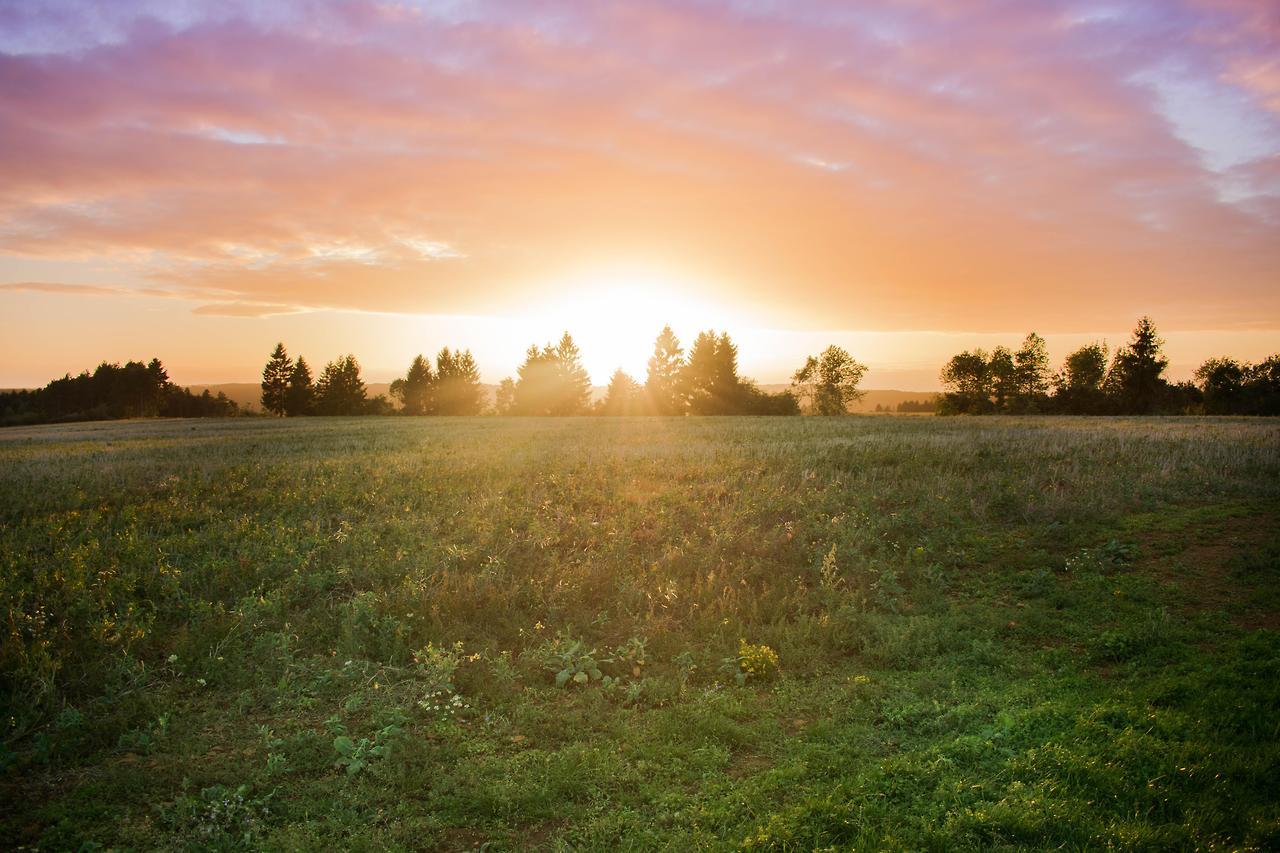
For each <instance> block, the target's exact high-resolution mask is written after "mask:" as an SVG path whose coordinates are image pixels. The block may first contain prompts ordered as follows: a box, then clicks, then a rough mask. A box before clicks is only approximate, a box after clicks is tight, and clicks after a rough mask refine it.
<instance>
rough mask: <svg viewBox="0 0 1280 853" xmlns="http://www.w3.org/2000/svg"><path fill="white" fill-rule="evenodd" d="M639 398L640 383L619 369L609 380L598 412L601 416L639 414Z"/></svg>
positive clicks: (640, 392)
mask: <svg viewBox="0 0 1280 853" xmlns="http://www.w3.org/2000/svg"><path fill="white" fill-rule="evenodd" d="M641 398H642V391H641V388H640V383H638V382H636V381H635V380H634V379H632V378H631V377H630V376H629V375H627V373H626V371H624V370H623V369H622V368H621V367H619V368H618V369H617V370H615V371H614V373H613V377H612V378H611V379H610V380H609V387H608V388H607V389H606V390H605V395H604V399H603V400H601V401H600V407H599V412H600V414H602V415H635V414H639V411H640V402H641Z"/></svg>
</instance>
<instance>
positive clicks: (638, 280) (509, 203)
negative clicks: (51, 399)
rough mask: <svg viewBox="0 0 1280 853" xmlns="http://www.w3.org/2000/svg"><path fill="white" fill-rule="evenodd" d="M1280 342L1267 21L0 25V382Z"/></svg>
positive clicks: (32, 17)
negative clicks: (558, 341) (548, 354)
mask: <svg viewBox="0 0 1280 853" xmlns="http://www.w3.org/2000/svg"><path fill="white" fill-rule="evenodd" d="M1144 314H1147V315H1150V316H1151V317H1152V318H1153V319H1154V320H1155V322H1156V324H1157V326H1158V328H1159V329H1160V331H1161V333H1162V334H1163V336H1164V338H1165V339H1166V341H1167V346H1166V352H1167V354H1168V355H1169V357H1170V361H1171V363H1172V365H1171V371H1172V373H1173V374H1174V376H1175V378H1185V377H1186V376H1187V375H1189V374H1190V372H1191V371H1192V370H1193V369H1194V367H1195V366H1196V364H1198V363H1199V362H1200V361H1202V360H1203V359H1205V358H1207V357H1210V356H1216V355H1232V356H1235V357H1237V358H1242V359H1247V360H1257V359H1261V358H1263V357H1265V356H1266V355H1267V354H1269V353H1271V352H1276V351H1280V331H1278V330H1280V3H1276V2H1274V0H1152V1H1151V2H1099V0H1037V2H1034V3H1030V2H1009V0H1003V2H987V1H986V0H878V2H859V3H847V2H834V0H785V2H784V0H679V2H677V0H652V2H645V3H634V2H610V0H594V1H593V2H589V3H587V2H570V1H569V0H564V1H563V2H560V0H519V2H491V0H477V1H476V2H462V0H402V2H390V0H388V2H373V1H372V0H352V2H320V0H293V2H289V1H288V0H270V2H266V1H265V0H264V2H247V0H216V2H214V0H206V1H204V2H202V0H112V2H97V3H94V2H84V1H83V0H48V2H40V0H0V318H2V319H3V329H4V334H3V335H2V336H0V387H23V386H35V385H42V384H44V383H45V382H47V381H48V380H49V379H51V378H53V377H55V376H61V375H62V374H64V373H66V372H71V373H75V372H78V371H79V370H82V369H84V368H87V367H91V366H93V365H95V364H97V363H98V362H100V361H102V360H104V359H106V360H110V361H121V360H127V359H130V358H150V357H151V356H153V355H154V356H158V357H160V358H161V359H162V360H163V361H164V362H165V364H166V366H167V367H168V369H169V373H170V375H171V376H172V377H173V378H174V379H175V380H176V381H179V382H182V383H208V382H223V381H251V380H253V379H255V377H256V376H257V375H258V374H259V373H260V371H261V369H262V364H263V363H264V362H265V360H266V357H267V355H268V354H269V352H270V350H271V349H272V347H273V346H274V344H275V342H276V341H277V340H283V341H284V342H285V344H286V346H287V347H288V348H289V350H290V352H291V353H292V354H295V355H297V354H302V355H305V356H306V357H307V359H308V361H309V362H310V363H311V364H312V365H313V366H317V367H318V366H320V365H322V364H323V363H324V362H325V361H328V360H330V359H332V358H334V357H336V356H338V355H339V354H342V353H346V352H352V353H354V354H355V355H356V356H357V358H358V359H359V360H360V361H361V363H362V364H363V365H364V367H365V373H366V378H367V379H369V380H370V381H385V380H387V379H390V378H391V377H392V376H394V375H395V374H397V373H402V372H403V370H404V369H405V368H406V367H407V365H408V363H409V361H410V360H411V359H412V357H413V356H414V355H415V354H417V353H418V352H426V353H433V352H435V351H436V350H438V349H439V348H440V347H442V346H450V347H469V348H471V349H472V350H473V352H474V353H475V356H476V359H477V361H478V363H479V365H480V368H481V372H482V376H483V379H484V380H485V381H487V382H496V381H498V380H499V379H501V378H502V377H503V376H506V375H511V374H513V373H514V371H515V368H516V366H517V365H518V363H519V361H520V359H521V356H522V353H523V351H524V350H525V348H527V347H528V345H529V344H531V343H539V344H541V343H545V342H547V341H548V340H552V339H555V338H558V337H559V335H560V333H561V331H563V330H568V331H569V332H571V333H572V334H573V335H574V336H575V338H576V339H577V340H578V341H579V343H580V344H581V346H582V349H583V353H584V360H585V362H586V365H587V367H588V369H589V370H590V371H591V373H592V377H593V379H594V380H595V381H596V382H598V383H604V382H605V381H607V379H608V375H609V373H611V372H612V371H613V370H614V369H615V368H617V367H623V368H625V369H627V370H628V371H630V372H632V373H633V374H634V375H636V376H637V377H638V378H643V373H644V364H645V360H646V359H647V357H648V355H649V353H650V350H651V348H652V342H653V339H654V337H655V336H656V335H657V332H658V331H659V329H660V328H661V327H662V325H663V324H664V323H670V324H671V325H672V326H673V327H674V328H675V330H676V332H677V333H678V334H679V335H680V336H681V337H682V338H683V339H684V340H685V342H686V343H688V342H689V341H690V340H691V339H692V337H693V335H694V334H696V332H697V331H698V330H700V329H704V328H716V329H727V330H728V331H729V332H730V333H731V334H732V335H733V336H734V338H735V340H736V341H737V342H738V343H739V347H740V361H741V365H742V370H743V372H744V373H745V374H748V375H751V376H754V377H755V378H756V379H758V380H759V381H761V382H764V383H773V382H781V381H785V380H786V378H787V377H788V375H789V374H790V373H791V372H792V371H793V370H794V369H795V368H796V367H798V366H799V364H800V363H801V362H802V361H803V359H804V356H805V355H807V354H809V353H812V352H816V351H818V350H820V349H822V348H824V347H825V346H826V345H827V344H830V343H836V344H839V345H842V346H845V347H846V348H847V349H849V350H850V352H851V353H853V355H854V356H855V357H856V358H858V359H859V360H860V361H862V362H864V363H865V364H867V365H868V366H869V367H870V368H871V370H870V372H869V373H868V374H867V377H866V380H865V381H864V385H865V386H866V387H871V388H890V387H897V388H904V389H909V390H916V389H922V390H927V389H932V388H936V387H937V374H938V370H939V367H940V366H941V364H942V363H943V362H944V361H945V360H946V359H947V358H948V357H949V356H950V355H951V354H953V353H955V352H958V351H960V350H962V349H967V348H970V347H974V346H983V347H987V348H990V347H991V346H995V345H998V344H1005V345H1009V346H1015V345H1016V344H1017V343H1018V342H1019V340H1020V339H1021V338H1022V336H1023V335H1024V334H1025V333H1026V332H1028V331H1031V330H1035V331H1037V332H1039V333H1040V334H1041V335H1042V336H1044V337H1045V338H1046V339H1047V340H1048V342H1049V348H1050V354H1051V356H1052V357H1053V358H1054V360H1055V361H1057V360H1060V359H1061V358H1062V357H1064V356H1065V355H1066V354H1067V352H1069V351H1070V350H1071V349H1073V348H1074V347H1076V346H1079V345H1081V344H1083V343H1086V342H1089V341H1092V340H1096V339H1105V340H1107V341H1108V342H1109V343H1110V344H1111V345H1112V347H1113V348H1114V347H1115V346H1116V345H1118V344H1121V343H1123V342H1124V341H1125V340H1126V339H1127V337H1128V335H1129V331H1130V330H1131V329H1132V327H1133V325H1134V323H1135V321H1136V320H1137V318H1138V317H1140V316H1142V315H1144Z"/></svg>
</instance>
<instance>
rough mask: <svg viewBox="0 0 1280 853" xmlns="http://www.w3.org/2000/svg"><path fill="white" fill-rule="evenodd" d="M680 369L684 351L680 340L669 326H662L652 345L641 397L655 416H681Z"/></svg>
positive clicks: (683, 403) (683, 401) (682, 400)
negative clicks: (647, 399) (644, 398)
mask: <svg viewBox="0 0 1280 853" xmlns="http://www.w3.org/2000/svg"><path fill="white" fill-rule="evenodd" d="M683 366H684V349H683V348H681V346H680V339H679V338H677V337H676V335H675V332H673V331H671V327H670V326H663V327H662V331H661V332H660V333H659V334H658V339H657V340H656V341H654V344H653V355H652V356H650V358H649V373H648V375H647V376H646V377H645V381H644V390H645V395H646V396H647V397H648V398H649V404H650V406H652V409H653V412H654V413H655V414H659V415H683V414H684V410H685V398H684V389H683V383H682V381H681V376H680V373H681V369H682V368H683Z"/></svg>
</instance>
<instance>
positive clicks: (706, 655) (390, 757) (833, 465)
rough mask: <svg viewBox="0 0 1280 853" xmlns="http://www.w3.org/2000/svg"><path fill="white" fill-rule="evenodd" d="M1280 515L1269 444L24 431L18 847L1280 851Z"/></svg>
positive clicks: (8, 593) (9, 732) (1012, 429)
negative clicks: (746, 655)
mask: <svg viewBox="0 0 1280 853" xmlns="http://www.w3.org/2000/svg"><path fill="white" fill-rule="evenodd" d="M1278 520H1280V424H1276V423H1272V422H1266V421H1246V420H1233V419H1218V420H1209V419H1187V420H1183V419H1158V420H1146V419H1112V420H1088V419H1052V418H1044V419H1014V418H1001V419H935V418H910V417H903V418H892V417H883V418H879V417H878V418H870V417H867V418H861V417H855V418H844V419H808V418H806V419H776V420H775V419H676V420H663V419H636V420H630V419H579V420H554V419H546V420H520V419H461V420H451V419H410V418H403V419H396V418H377V419H374V418H367V419H351V420H345V419H311V420H300V421H289V422H275V421H257V420H253V421H228V422H203V423H191V422H133V423H120V424H110V425H78V426H74V427H46V428H31V429H17V430H6V431H4V432H0V602H2V606H3V609H4V613H5V620H6V621H5V625H4V627H3V634H2V636H0V702H3V706H4V707H3V710H4V727H3V743H4V745H3V748H2V749H0V838H4V839H7V843H8V844H10V845H30V846H39V847H40V848H41V849H51V850H52V849H78V848H81V846H82V845H84V844H85V843H89V848H88V849H98V848H94V847H93V845H95V844H96V845H100V846H101V847H102V848H110V847H115V848H133V849H152V848H186V847H192V848H202V849H336V848H342V849H386V848H392V849H397V848H398V849H421V848H424V847H425V848H436V849H442V850H471V849H476V848H479V847H481V846H483V845H487V847H485V849H487V850H503V849H523V848H534V849H538V848H555V847H566V848H567V847H574V848H586V849H615V848H621V849H664V848H665V849H677V850H686V849H696V848H710V849H720V848H740V847H747V848H751V849H777V850H789V849H795V850H809V849H815V848H835V849H847V848H850V847H856V848H866V849H883V848H901V849H935V850H953V849H966V848H978V849H994V848H1017V847H1031V848H1045V847H1062V848H1066V849H1085V848H1105V847H1116V848H1125V849H1133V848H1137V849H1169V848H1221V849H1251V848H1252V849H1275V848H1277V847H1280V804H1278V800H1277V798H1276V796H1275V780H1276V779H1280V634H1278V633H1277V628H1278V627H1280V621H1278V615H1280V599H1278V597H1277V589H1278V588H1280V587H1278V586H1277V583H1278V581H1280V550H1277V542H1280V535H1277V534H1278V533H1280V527H1278ZM742 641H746V642H747V643H749V644H756V645H766V646H769V647H770V648H771V649H773V650H775V651H776V653H777V655H778V658H779V664H778V669H777V672H776V673H770V672H763V674H759V673H762V671H764V670H768V669H769V666H768V663H767V661H764V662H763V663H760V664H759V666H757V674H747V673H744V671H743V667H742V666H740V665H739V661H738V657H737V656H738V653H739V645H740V642H742ZM739 676H745V678H740V677H739ZM558 682H559V684H560V685H561V686H557V683H558ZM740 682H743V683H740Z"/></svg>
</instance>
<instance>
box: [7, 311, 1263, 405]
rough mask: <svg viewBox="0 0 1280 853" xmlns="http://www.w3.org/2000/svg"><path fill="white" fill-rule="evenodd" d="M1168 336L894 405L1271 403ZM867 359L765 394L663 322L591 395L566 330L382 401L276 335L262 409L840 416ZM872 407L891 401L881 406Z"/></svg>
mask: <svg viewBox="0 0 1280 853" xmlns="http://www.w3.org/2000/svg"><path fill="white" fill-rule="evenodd" d="M1163 346H1164V342H1163V341H1162V340H1161V339H1160V337H1159V335H1158V334H1157V333H1156V328H1155V325H1154V324H1153V323H1152V322H1151V320H1150V319H1149V318H1147V317H1143V318H1142V319H1141V320H1139V322H1138V325H1137V328H1135V329H1134V332H1133V337H1132V339H1131V340H1130V342H1129V343H1128V344H1126V345H1124V346H1122V347H1120V348H1119V349H1117V350H1116V352H1115V353H1114V354H1111V353H1110V352H1109V351H1108V348H1107V345H1106V343H1103V342H1098V343H1092V344H1089V345H1087V346H1084V347H1081V348H1080V349H1078V350H1076V351H1075V352H1073V353H1071V354H1070V355H1068V356H1067V358H1066V360H1065V361H1064V362H1063V364H1062V366H1061V368H1060V369H1059V370H1058V371H1056V372H1054V371H1052V370H1051V369H1050V366H1049V356H1048V351H1047V348H1046V346H1045V342H1044V339H1043V338H1041V337H1040V336H1039V335H1037V334H1035V333H1034V332H1032V333H1031V334H1029V335H1027V337H1026V339H1025V340H1024V341H1023V342H1022V345H1021V346H1020V347H1019V348H1018V349H1017V350H1016V351H1010V350H1009V349H1007V348H1005V347H996V348H995V349H994V350H992V351H991V352H989V353H988V352H985V351H983V350H981V349H977V350H970V351H965V352H962V353H959V354H957V355H955V356H953V357H952V358H951V360H950V361H948V362H947V363H946V365H944V366H943V368H942V373H941V376H940V379H941V381H942V384H943V386H944V389H945V390H944V392H943V393H942V395H941V396H940V397H938V398H937V400H936V401H935V400H932V399H925V400H919V401H916V400H907V401H903V402H901V403H899V404H898V405H897V407H896V411H898V412H905V413H930V412H936V413H937V414H941V415H958V414H1070V415H1151V414H1175V415H1176V414H1190V415H1197V414H1209V415H1278V414H1280V354H1277V355H1272V356H1270V357H1269V358H1267V359H1266V360H1264V361H1262V362H1260V363H1258V364H1249V363H1245V362H1238V361H1235V360H1234V359H1230V358H1213V359H1209V360H1208V361H1206V362H1205V363H1204V364H1202V365H1201V366H1200V367H1199V368H1198V369H1197V370H1196V372H1195V377H1194V380H1193V381H1187V382H1176V383H1175V382H1170V381H1168V380H1167V379H1166V378H1165V376H1164V373H1165V369H1166V368H1167V367H1168V359H1166V358H1165V357H1164V355H1163V351H1162V347H1163ZM866 370H867V368H866V367H865V366H864V365H862V364H860V363H858V362H857V361H856V360H854V358H853V357H852V356H850V355H849V353H848V352H846V351H845V350H843V349H841V348H840V347H836V346H830V347H828V348H827V349H825V350H824V351H823V352H821V353H819V354H818V355H816V356H810V357H809V358H808V359H806V361H805V363H804V364H803V365H801V366H800V368H799V369H797V370H796V371H795V373H794V374H793V375H792V378H791V387H790V389H789V390H786V391H782V392H779V393H768V392H766V391H763V390H761V389H760V387H759V386H758V385H757V384H756V382H755V381H754V380H752V379H750V378H747V377H743V376H740V375H739V373H738V347H737V344H735V343H734V342H733V339H732V338H730V337H729V335H728V334H727V333H717V332H715V331H705V332H702V333H700V334H699V335H698V336H697V338H696V339H695V340H694V342H693V346H691V347H690V348H689V350H688V352H686V351H685V349H684V348H683V346H682V345H681V343H680V341H679V339H678V338H677V337H676V336H675V334H674V333H673V332H672V331H671V328H670V327H666V328H664V329H663V330H662V332H661V333H660V334H659V335H658V337H657V340H655V342H654V348H653V354H652V356H651V357H650V358H649V363H648V370H647V373H646V376H645V380H644V382H643V383H642V382H639V381H637V380H636V379H634V378H633V377H631V376H629V375H628V374H627V373H625V372H623V371H622V370H618V371H617V372H615V373H614V374H613V376H612V378H611V379H610V381H609V385H608V388H607V389H606V392H605V395H604V397H603V399H601V400H599V401H597V402H595V403H592V401H591V380H590V377H589V376H588V374H587V371H586V369H585V368H584V367H583V366H582V358H581V352H580V351H579V349H578V346H577V344H576V343H575V342H574V340H573V337H572V336H571V335H569V333H568V332H566V333H565V334H564V335H563V336H562V337H561V338H560V340H559V341H557V342H556V343H554V344H552V343H548V344H545V345H544V346H541V347H539V346H536V345H534V346H530V347H529V349H528V350H527V351H526V353H525V358H524V362H523V363H522V364H521V365H520V366H519V368H517V370H516V374H515V376H513V377H507V378H505V379H503V380H502V382H501V383H499V385H498V389H497V394H496V398H495V400H494V405H493V406H492V407H489V406H488V405H487V403H486V401H485V394H484V390H483V388H482V387H481V384H480V371H479V369H478V368H477V366H476V361H475V358H474V357H473V356H472V354H471V351H470V350H451V349H449V348H448V347H445V348H444V349H442V350H440V351H439V352H438V353H437V354H436V357H435V362H434V364H433V363H432V361H431V360H430V359H429V358H426V357H425V356H422V355H418V356H417V357H416V358H414V360H413V362H412V363H411V364H410V365H409V368H408V370H407V371H406V373H405V375H404V376H402V377H400V378H398V379H396V380H395V381H394V382H392V383H391V386H390V395H391V396H390V399H389V398H387V397H385V396H382V395H378V396H375V397H369V395H368V392H367V388H366V385H365V382H364V380H363V379H362V378H361V375H360V364H359V362H358V361H357V360H356V358H355V356H354V355H344V356H342V357H340V358H338V359H335V360H334V361H331V362H329V363H328V364H326V365H325V366H324V368H323V370H321V371H320V374H319V375H318V376H313V374H312V370H311V366H310V365H309V364H307V362H306V360H305V359H304V358H302V357H301V356H299V357H298V358H297V359H296V360H295V359H293V358H291V357H290V356H289V353H288V351H287V350H286V349H285V346H284V344H283V343H280V344H277V345H276V347H275V350H274V351H273V352H272V353H271V355H270V357H269V359H268V361H267V364H266V366H265V368H264V369H263V373H262V398H261V399H262V409H263V412H264V413H266V414H269V415H275V416H280V417H298V416H306V415H392V414H403V415H478V414H496V415H603V416H610V415H668V416H670V415H686V414H688V415H799V414H802V413H803V414H813V415H841V414H848V411H849V406H850V405H851V404H852V403H855V402H856V401H857V400H859V399H860V398H861V397H862V396H863V393H864V392H863V391H861V390H859V388H858V385H859V383H860V382H861V380H862V378H863V376H864V375H865V373H866ZM877 411H884V412H888V411H889V408H888V407H887V406H884V407H880V406H877ZM241 414H249V413H246V412H242V411H240V409H239V408H238V407H237V406H236V404H235V403H234V402H232V401H231V400H229V399H227V397H226V396H225V395H223V394H221V393H219V394H217V395H216V396H214V395H211V394H210V393H209V392H208V391H207V390H206V391H205V392H204V393H202V394H198V395H197V394H193V393H191V392H190V391H189V390H188V389H186V388H181V387H179V386H177V385H174V384H173V383H172V382H170V381H169V377H168V374H167V373H166V372H165V369H164V366H163V365H162V364H161V363H160V361H159V360H158V359H154V358H153V359H152V360H151V361H150V362H148V363H145V364H144V363H143V362H140V361H130V362H128V363H127V364H125V365H123V366H121V365H119V364H108V363H106V362H104V363H102V364H100V365H99V366H98V367H97V368H96V369H95V370H94V371H93V372H92V373H90V372H88V371H85V372H83V373H81V374H80V375H78V376H70V375H67V376H64V377H63V378H61V379H55V380H54V381H52V382H50V383H49V384H48V385H46V386H45V387H44V388H40V389H37V390H30V391H7V392H0V426H13V425H19V424H36V423H58V422H69V421H83V420H103V419H112V418H135V417H228V416H232V415H241Z"/></svg>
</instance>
